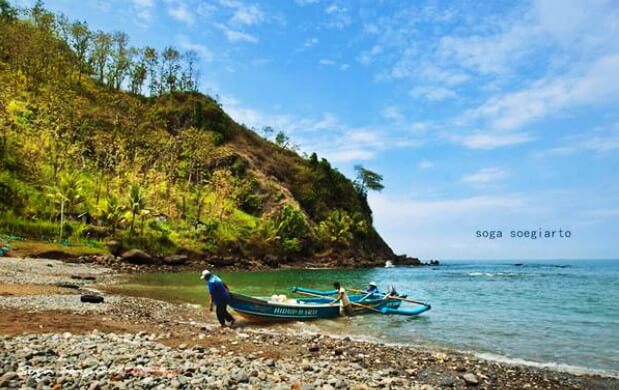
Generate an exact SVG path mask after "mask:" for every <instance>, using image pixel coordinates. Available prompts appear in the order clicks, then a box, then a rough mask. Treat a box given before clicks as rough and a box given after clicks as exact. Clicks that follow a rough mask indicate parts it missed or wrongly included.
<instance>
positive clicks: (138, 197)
mask: <svg viewBox="0 0 619 390" xmlns="http://www.w3.org/2000/svg"><path fill="white" fill-rule="evenodd" d="M128 203H129V204H128V206H129V207H128V208H129V211H130V212H131V228H130V232H131V234H133V232H134V229H133V228H134V226H135V216H136V215H138V214H141V213H143V212H144V211H145V210H146V200H145V197H144V192H142V189H141V188H140V187H138V186H137V185H135V184H132V185H131V187H129V199H128Z"/></svg>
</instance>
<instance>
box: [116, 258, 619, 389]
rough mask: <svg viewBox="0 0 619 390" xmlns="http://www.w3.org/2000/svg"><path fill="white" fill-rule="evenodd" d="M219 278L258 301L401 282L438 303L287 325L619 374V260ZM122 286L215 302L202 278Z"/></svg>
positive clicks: (143, 279)
mask: <svg viewBox="0 0 619 390" xmlns="http://www.w3.org/2000/svg"><path fill="white" fill-rule="evenodd" d="M220 276H221V277H222V279H224V281H225V282H226V283H227V284H228V286H229V287H230V288H231V289H232V290H233V291H237V292H241V293H246V294H250V295H255V296H271V295H274V294H287V295H289V296H290V295H292V294H291V292H290V289H291V287H293V286H303V287H308V288H314V289H324V290H327V289H332V283H333V281H336V280H337V281H340V282H341V283H342V285H343V286H345V287H346V286H347V287H354V288H362V287H364V286H365V285H366V284H367V283H369V282H371V281H374V282H376V283H377V284H378V286H379V288H380V289H382V290H386V289H387V288H388V286H390V285H394V286H395V288H396V289H397V290H398V292H400V293H405V294H407V295H408V296H409V297H410V298H412V299H415V300H419V301H424V302H429V303H430V304H431V305H432V310H430V311H428V312H426V313H424V314H422V315H420V316H418V317H413V318H411V317H403V316H388V315H381V314H372V315H363V316H355V317H349V318H341V319H338V320H335V321H334V320H321V321H312V322H305V323H292V324H286V325H283V326H284V327H291V328H293V329H296V331H305V332H308V333H328V334H333V335H336V336H350V337H353V338H357V339H366V340H370V341H376V342H382V343H388V344H404V345H414V346H417V347H420V348H429V349H430V348H434V349H438V350H440V349H455V350H459V351H465V352H470V353H473V354H475V355H477V356H478V357H481V358H484V359H489V360H495V361H501V362H507V363H515V364H525V365H531V366H537V367H546V368H551V369H556V370H560V371H567V372H572V373H576V374H580V373H597V374H602V375H609V376H618V377H619V260H539V261H532V260H528V261H524V260H515V261H490V260H484V261H471V260H467V261H457V260H452V261H443V262H441V265H440V266H437V267H431V266H423V267H395V268H370V269H302V270H299V269H283V270H270V271H257V272H224V273H221V274H220ZM119 289H121V290H123V292H125V293H130V294H134V295H141V296H149V297H153V298H159V299H164V300H168V301H172V302H187V303H197V304H205V303H206V302H207V299H208V294H207V291H206V288H205V286H204V284H203V282H202V281H201V280H200V279H199V273H165V274H164V273H160V274H158V273H153V274H142V275H135V276H132V277H131V278H130V279H129V280H128V281H127V282H126V284H124V285H122V286H120V287H119ZM404 305H408V304H404ZM246 326H252V325H246ZM276 326H279V327H281V326H282V325H276Z"/></svg>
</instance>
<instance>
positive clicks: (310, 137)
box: [221, 97, 422, 162]
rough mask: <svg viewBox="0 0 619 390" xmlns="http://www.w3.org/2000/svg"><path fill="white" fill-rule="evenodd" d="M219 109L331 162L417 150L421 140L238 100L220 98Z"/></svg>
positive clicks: (376, 128)
mask: <svg viewBox="0 0 619 390" xmlns="http://www.w3.org/2000/svg"><path fill="white" fill-rule="evenodd" d="M221 101H222V105H223V107H224V109H225V110H226V112H228V113H229V114H230V116H231V117H232V118H234V119H235V120H236V121H237V122H239V123H243V124H245V125H247V126H249V127H254V128H257V129H261V128H263V127H265V126H271V127H272V128H274V129H275V130H277V131H279V130H282V131H284V132H285V133H286V134H288V135H290V136H291V138H292V141H293V143H295V144H298V145H300V148H301V150H302V151H305V152H308V153H309V152H317V153H318V154H319V155H320V156H324V157H326V158H328V159H329V160H331V161H334V162H351V161H361V160H369V159H373V158H375V157H376V156H378V155H379V154H380V153H382V152H383V151H386V150H390V149H395V148H411V147H418V146H420V145H421V144H422V141H421V140H418V139H414V138H412V137H410V134H403V135H397V134H393V132H392V131H390V130H391V129H383V128H378V127H369V126H368V127H352V126H349V125H346V124H344V123H342V121H341V120H340V119H339V118H338V117H337V116H335V115H333V114H330V113H325V114H323V115H321V116H319V117H315V118H302V117H296V116H293V115H289V114H267V113H264V112H261V111H258V110H255V109H251V108H247V107H244V106H243V105H242V104H241V103H240V102H239V101H238V100H236V99H234V98H231V97H223V98H222V100H221Z"/></svg>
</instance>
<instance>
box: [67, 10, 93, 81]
mask: <svg viewBox="0 0 619 390" xmlns="http://www.w3.org/2000/svg"><path fill="white" fill-rule="evenodd" d="M68 30H69V31H68V33H69V43H70V45H71V48H72V49H73V51H74V52H75V62H76V64H75V66H76V67H77V70H78V77H77V82H78V83H80V82H81V81H82V72H83V71H84V70H87V68H86V69H85V67H86V65H87V63H86V54H87V53H88V49H89V47H90V40H91V39H92V32H91V31H90V30H89V29H88V24H87V23H86V22H80V21H77V22H73V23H71V24H70V25H69V29H68Z"/></svg>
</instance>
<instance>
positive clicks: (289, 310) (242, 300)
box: [229, 293, 340, 321]
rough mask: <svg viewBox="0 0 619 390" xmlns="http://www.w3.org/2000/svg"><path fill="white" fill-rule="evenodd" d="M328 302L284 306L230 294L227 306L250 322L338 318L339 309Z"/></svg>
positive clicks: (328, 300) (284, 304)
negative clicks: (250, 320)
mask: <svg viewBox="0 0 619 390" xmlns="http://www.w3.org/2000/svg"><path fill="white" fill-rule="evenodd" d="M299 301H302V300H299ZM330 301H331V300H330V299H327V302H325V303H322V302H315V303H314V302H311V301H310V302H307V301H304V302H303V303H302V304H286V303H275V302H269V301H266V300H263V299H259V298H254V297H250V296H247V295H242V294H236V293H230V302H229V305H230V307H231V308H233V309H234V310H235V311H236V312H237V313H239V314H240V315H242V316H243V317H246V318H249V319H252V320H261V321H308V320H317V319H326V318H335V317H338V316H339V315H340V307H339V305H331V304H329V302H330Z"/></svg>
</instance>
